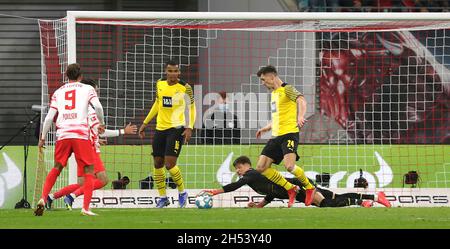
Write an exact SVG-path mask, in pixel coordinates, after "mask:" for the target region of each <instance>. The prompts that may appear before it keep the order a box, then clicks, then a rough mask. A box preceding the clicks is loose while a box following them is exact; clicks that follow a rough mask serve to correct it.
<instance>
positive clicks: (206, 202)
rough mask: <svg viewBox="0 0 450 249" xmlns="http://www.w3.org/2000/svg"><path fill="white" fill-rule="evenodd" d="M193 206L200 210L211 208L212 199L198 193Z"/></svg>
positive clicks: (208, 195) (210, 196)
mask: <svg viewBox="0 0 450 249" xmlns="http://www.w3.org/2000/svg"><path fill="white" fill-rule="evenodd" d="M195 205H196V206H197V207H198V208H200V209H208V208H212V206H213V198H212V195H211V194H208V193H206V192H203V193H200V194H198V195H197V197H195Z"/></svg>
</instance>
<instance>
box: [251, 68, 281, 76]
mask: <svg viewBox="0 0 450 249" xmlns="http://www.w3.org/2000/svg"><path fill="white" fill-rule="evenodd" d="M266 73H274V74H275V75H276V74H278V73H277V69H276V68H275V67H274V66H272V65H267V66H265V67H262V68H261V69H259V71H258V73H256V75H258V77H261V75H262V74H266Z"/></svg>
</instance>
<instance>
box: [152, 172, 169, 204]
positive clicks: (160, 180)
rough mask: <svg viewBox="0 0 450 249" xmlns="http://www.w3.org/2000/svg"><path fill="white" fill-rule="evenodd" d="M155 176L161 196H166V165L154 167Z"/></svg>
mask: <svg viewBox="0 0 450 249" xmlns="http://www.w3.org/2000/svg"><path fill="white" fill-rule="evenodd" d="M153 177H154V180H155V183H156V187H157V188H158V192H159V196H161V197H165V196H166V172H165V171H164V167H162V168H159V169H157V168H154V170H153Z"/></svg>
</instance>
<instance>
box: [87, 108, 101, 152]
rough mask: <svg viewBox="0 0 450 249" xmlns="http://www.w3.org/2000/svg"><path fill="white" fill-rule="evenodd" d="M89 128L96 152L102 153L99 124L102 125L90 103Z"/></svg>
mask: <svg viewBox="0 0 450 249" xmlns="http://www.w3.org/2000/svg"><path fill="white" fill-rule="evenodd" d="M88 118H89V121H88V122H89V129H90V135H91V137H90V138H91V141H92V143H93V144H94V148H95V152H96V153H100V143H99V134H98V126H99V125H100V121H98V118H97V114H96V113H95V110H94V108H93V107H92V106H91V105H89V112H88Z"/></svg>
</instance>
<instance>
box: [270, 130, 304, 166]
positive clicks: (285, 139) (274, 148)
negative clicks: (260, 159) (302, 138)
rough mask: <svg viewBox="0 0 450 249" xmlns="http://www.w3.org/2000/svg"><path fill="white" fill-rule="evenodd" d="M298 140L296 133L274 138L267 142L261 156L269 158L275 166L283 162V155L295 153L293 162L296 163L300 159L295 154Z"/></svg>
mask: <svg viewBox="0 0 450 249" xmlns="http://www.w3.org/2000/svg"><path fill="white" fill-rule="evenodd" d="M298 140H299V133H298V132H296V133H288V134H284V135H282V136H278V137H274V138H272V139H270V140H269V141H268V142H267V144H266V146H265V147H264V149H263V150H262V152H261V155H264V156H267V157H269V158H271V159H272V160H273V162H274V163H275V164H280V163H281V161H283V157H284V155H286V154H289V153H295V156H296V159H295V161H298V159H300V157H299V156H298V154H297V147H298Z"/></svg>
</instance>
